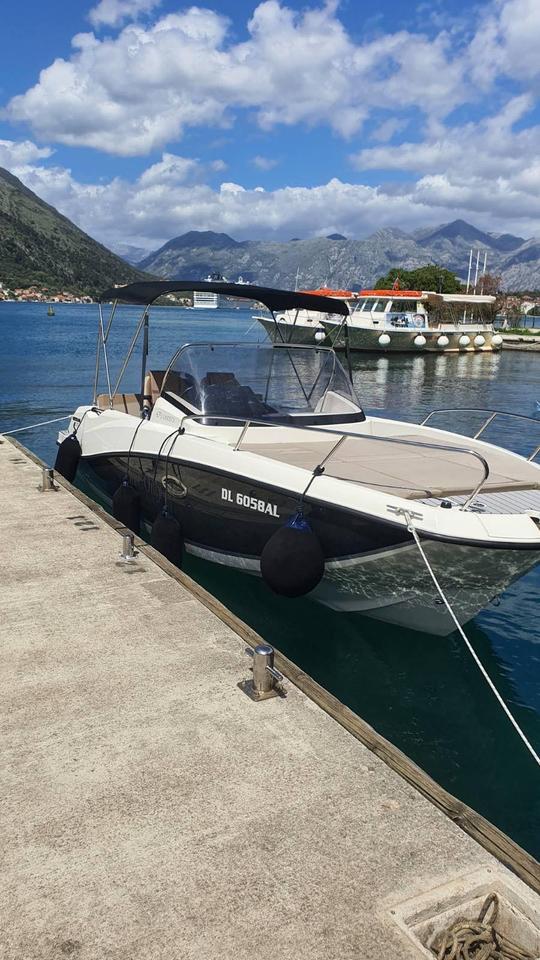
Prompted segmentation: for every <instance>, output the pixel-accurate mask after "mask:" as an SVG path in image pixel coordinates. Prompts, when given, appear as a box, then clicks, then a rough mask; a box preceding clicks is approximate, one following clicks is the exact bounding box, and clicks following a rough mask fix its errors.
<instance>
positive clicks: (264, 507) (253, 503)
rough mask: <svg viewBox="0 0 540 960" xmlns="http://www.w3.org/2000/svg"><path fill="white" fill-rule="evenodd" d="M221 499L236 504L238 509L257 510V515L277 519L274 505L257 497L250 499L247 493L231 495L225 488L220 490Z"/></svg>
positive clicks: (276, 510) (277, 514)
mask: <svg viewBox="0 0 540 960" xmlns="http://www.w3.org/2000/svg"><path fill="white" fill-rule="evenodd" d="M221 499H222V500H225V501H226V502H227V503H236V505H237V506H239V507H247V509H248V510H257V512H258V513H268V514H269V515H270V516H271V517H278V518H279V513H278V508H277V505H276V504H275V503H268V502H267V501H266V500H259V499H258V498H257V497H250V496H249V495H248V494H247V493H236V494H233V492H232V490H229V489H228V488H227V487H222V488H221Z"/></svg>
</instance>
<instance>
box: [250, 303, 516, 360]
mask: <svg viewBox="0 0 540 960" xmlns="http://www.w3.org/2000/svg"><path fill="white" fill-rule="evenodd" d="M321 292H322V291H321ZM313 293H317V291H313ZM324 295H325V296H331V297H335V298H338V299H342V300H345V302H346V303H347V305H348V307H349V316H348V317H347V319H346V320H343V318H342V317H339V316H336V315H332V314H329V315H326V316H324V315H323V316H322V317H321V316H319V317H318V316H316V315H315V314H314V313H312V314H309V313H308V312H307V311H292V310H289V311H284V312H283V313H281V314H279V315H278V316H277V317H276V320H275V322H274V320H273V319H271V318H270V317H263V316H259V317H257V319H258V321H259V323H261V325H262V326H263V327H264V329H265V330H266V331H267V333H268V334H269V336H270V338H271V339H272V340H276V341H279V340H281V341H282V342H285V343H310V342H311V343H313V342H320V343H323V342H326V343H330V344H331V345H332V346H333V347H334V348H335V349H344V348H345V347H347V341H348V347H349V349H350V350H361V351H374V352H377V353H404V352H405V353H472V352H485V351H493V350H500V349H501V347H502V345H503V339H502V337H501V335H500V334H499V333H498V332H497V331H496V330H494V329H493V323H492V319H491V313H492V305H493V303H494V302H495V297H493V296H487V295H480V294H473V293H468V294H465V293H453V294H446V293H445V294H437V293H432V292H429V291H423V290H397V289H396V290H362V291H361V292H360V293H359V294H354V293H352V292H351V291H343V290H339V291H331V290H327V289H325V290H324Z"/></svg>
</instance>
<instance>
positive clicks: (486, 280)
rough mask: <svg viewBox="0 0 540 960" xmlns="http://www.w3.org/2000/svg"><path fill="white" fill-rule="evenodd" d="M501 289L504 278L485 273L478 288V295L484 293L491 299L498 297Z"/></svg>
mask: <svg viewBox="0 0 540 960" xmlns="http://www.w3.org/2000/svg"><path fill="white" fill-rule="evenodd" d="M501 289H502V277H501V276H500V275H496V274H494V273H484V275H483V276H482V277H480V279H479V281H478V283H477V286H476V292H477V293H480V292H482V293H484V294H487V295H488V296H490V297H496V296H498V295H499V294H500V292H501Z"/></svg>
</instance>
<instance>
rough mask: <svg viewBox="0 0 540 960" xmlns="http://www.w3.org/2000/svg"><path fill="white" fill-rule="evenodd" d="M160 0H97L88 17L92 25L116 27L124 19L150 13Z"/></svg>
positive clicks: (131, 18) (132, 18)
mask: <svg viewBox="0 0 540 960" xmlns="http://www.w3.org/2000/svg"><path fill="white" fill-rule="evenodd" d="M160 3H161V0H99V3H98V4H96V6H95V7H92V9H91V10H90V12H89V14H88V19H89V20H90V23H91V24H92V26H94V27H100V26H106V27H116V26H118V24H120V23H123V22H124V21H125V20H134V19H136V18H137V17H138V16H139V14H141V13H150V12H151V11H152V10H155V8H156V7H158V6H159V5H160Z"/></svg>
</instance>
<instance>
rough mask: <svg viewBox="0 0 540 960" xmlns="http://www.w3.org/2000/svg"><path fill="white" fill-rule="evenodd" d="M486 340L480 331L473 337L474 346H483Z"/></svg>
mask: <svg viewBox="0 0 540 960" xmlns="http://www.w3.org/2000/svg"><path fill="white" fill-rule="evenodd" d="M485 342H486V338H485V337H483V336H482V334H481V333H478V334H477V335H476V337H475V338H474V345H475V347H483V346H484V344H485Z"/></svg>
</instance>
